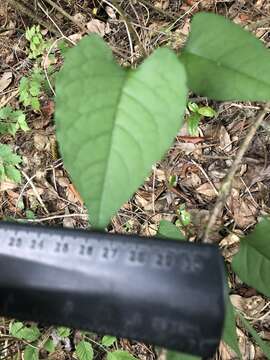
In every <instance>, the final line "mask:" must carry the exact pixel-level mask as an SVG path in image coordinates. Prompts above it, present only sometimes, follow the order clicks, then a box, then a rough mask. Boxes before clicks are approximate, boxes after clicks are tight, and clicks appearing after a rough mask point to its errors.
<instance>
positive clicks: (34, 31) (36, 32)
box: [25, 25, 50, 59]
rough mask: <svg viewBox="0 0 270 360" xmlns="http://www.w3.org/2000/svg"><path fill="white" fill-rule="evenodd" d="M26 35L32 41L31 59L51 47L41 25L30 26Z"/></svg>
mask: <svg viewBox="0 0 270 360" xmlns="http://www.w3.org/2000/svg"><path fill="white" fill-rule="evenodd" d="M25 37H26V39H27V40H28V41H29V43H30V49H29V59H37V58H38V57H39V56H41V55H43V54H44V52H45V51H46V50H47V49H48V48H49V47H50V43H49V42H46V41H45V40H44V39H43V36H42V34H41V32H40V26H39V25H34V26H32V27H31V28H28V29H27V30H26V33H25Z"/></svg>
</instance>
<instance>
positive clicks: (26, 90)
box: [19, 68, 45, 111]
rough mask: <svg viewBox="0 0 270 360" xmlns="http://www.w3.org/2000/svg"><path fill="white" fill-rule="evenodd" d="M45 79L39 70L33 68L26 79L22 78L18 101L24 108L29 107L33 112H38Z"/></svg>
mask: <svg viewBox="0 0 270 360" xmlns="http://www.w3.org/2000/svg"><path fill="white" fill-rule="evenodd" d="M44 82H45V77H44V74H43V72H42V70H41V69H39V68H35V69H34V70H33V71H32V73H31V74H30V75H29V76H28V77H26V76H23V77H22V78H21V81H20V85H19V101H20V102H21V103H22V104H23V105H24V106H25V107H28V106H30V107H31V108H32V109H33V110H35V111H38V110H40V101H39V97H40V94H41V89H42V85H43V84H44Z"/></svg>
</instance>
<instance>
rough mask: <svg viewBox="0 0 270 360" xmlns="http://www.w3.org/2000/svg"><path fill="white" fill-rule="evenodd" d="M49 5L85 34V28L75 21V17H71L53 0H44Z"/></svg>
mask: <svg viewBox="0 0 270 360" xmlns="http://www.w3.org/2000/svg"><path fill="white" fill-rule="evenodd" d="M44 1H45V2H46V3H47V4H49V5H51V6H52V7H53V8H54V9H55V10H57V11H58V12H59V13H60V14H62V15H63V16H64V17H65V18H67V19H68V20H70V21H71V22H73V24H75V25H76V26H78V27H79V28H80V30H82V31H83V32H85V28H83V27H82V26H81V25H80V24H79V23H78V22H77V21H76V20H75V19H74V17H73V16H71V15H69V14H68V13H67V12H66V11H65V10H64V9H62V8H61V7H60V6H59V5H57V4H56V3H55V2H54V1H52V0H44Z"/></svg>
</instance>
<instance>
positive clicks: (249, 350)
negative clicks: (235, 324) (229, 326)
mask: <svg viewBox="0 0 270 360" xmlns="http://www.w3.org/2000/svg"><path fill="white" fill-rule="evenodd" d="M236 332H237V335H238V337H239V348H240V351H241V354H242V359H243V360H255V348H254V345H253V344H252V342H251V341H249V339H248V337H247V336H246V335H245V334H244V333H243V331H242V330H240V329H239V328H237V329H236Z"/></svg>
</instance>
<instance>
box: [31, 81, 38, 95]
mask: <svg viewBox="0 0 270 360" xmlns="http://www.w3.org/2000/svg"><path fill="white" fill-rule="evenodd" d="M29 92H30V94H31V95H32V96H38V95H39V93H40V83H37V82H34V81H32V82H31V84H30V88H29Z"/></svg>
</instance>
